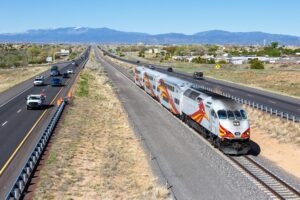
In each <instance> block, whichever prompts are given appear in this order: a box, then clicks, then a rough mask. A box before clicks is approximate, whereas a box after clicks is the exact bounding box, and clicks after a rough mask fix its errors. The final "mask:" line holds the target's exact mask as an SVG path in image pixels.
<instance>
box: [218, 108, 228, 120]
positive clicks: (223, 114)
mask: <svg viewBox="0 0 300 200" xmlns="http://www.w3.org/2000/svg"><path fill="white" fill-rule="evenodd" d="M218 117H219V119H227V113H226V111H225V110H219V111H218Z"/></svg>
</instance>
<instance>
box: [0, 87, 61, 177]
mask: <svg viewBox="0 0 300 200" xmlns="http://www.w3.org/2000/svg"><path fill="white" fill-rule="evenodd" d="M62 89H63V87H62V88H61V89H60V90H59V91H58V93H57V94H56V95H55V97H54V98H53V99H52V101H51V103H50V104H52V103H53V102H54V101H55V99H56V98H57V96H58V95H59V94H60V93H61V91H62ZM47 111H48V110H45V111H44V112H43V113H42V115H41V116H40V117H39V119H38V120H37V121H36V122H35V124H34V125H33V126H32V127H31V129H30V130H29V131H28V133H27V134H26V136H25V138H24V139H23V140H22V141H21V143H20V144H19V145H18V147H17V148H16V149H15V151H14V152H13V154H12V155H11V156H10V157H9V159H8V160H7V161H6V163H5V164H4V166H3V167H2V169H1V170H0V176H1V175H2V173H3V172H4V171H5V169H6V168H7V166H8V165H9V163H10V162H11V161H12V159H13V158H14V157H15V156H16V154H17V153H18V151H19V150H20V148H21V147H22V146H23V144H24V143H25V141H26V140H27V138H28V137H29V136H30V134H31V133H32V131H33V129H34V128H35V127H36V126H37V125H38V123H39V122H40V121H41V119H42V118H43V116H44V115H45V114H46V112H47Z"/></svg>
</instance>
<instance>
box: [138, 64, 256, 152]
mask: <svg viewBox="0 0 300 200" xmlns="http://www.w3.org/2000/svg"><path fill="white" fill-rule="evenodd" d="M134 82H135V84H136V85H137V86H139V87H140V88H142V89H143V90H145V92H146V93H147V94H149V95H150V96H151V97H153V98H154V99H156V100H157V101H158V102H159V103H160V104H161V105H162V106H163V107H165V108H166V109H168V110H169V111H170V112H171V113H172V114H174V115H175V116H176V117H178V118H179V119H181V120H182V121H183V122H185V123H186V124H187V125H189V126H190V127H192V128H193V129H195V130H196V131H198V132H199V133H200V134H201V135H203V137H205V138H206V139H207V140H208V141H209V142H210V143H211V144H212V145H213V146H214V147H216V148H218V149H220V150H221V151H222V152H223V153H225V154H230V155H245V154H247V153H248V152H249V151H250V149H251V142H250V123H249V120H248V118H247V113H246V111H245V110H244V109H243V107H242V106H241V105H240V104H239V103H237V102H235V101H234V100H232V99H229V98H227V97H224V96H221V95H219V94H216V93H213V92H210V91H206V90H204V89H202V88H200V87H197V85H195V84H193V83H191V82H189V81H186V80H183V79H180V78H178V77H175V76H171V75H167V74H164V73H161V72H158V71H155V70H154V69H150V68H146V67H144V66H136V67H135V69H134Z"/></svg>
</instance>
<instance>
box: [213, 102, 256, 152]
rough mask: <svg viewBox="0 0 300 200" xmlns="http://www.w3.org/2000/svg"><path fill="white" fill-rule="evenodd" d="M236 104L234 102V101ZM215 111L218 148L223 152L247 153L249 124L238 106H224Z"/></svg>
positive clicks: (243, 111) (248, 149)
mask: <svg viewBox="0 0 300 200" xmlns="http://www.w3.org/2000/svg"><path fill="white" fill-rule="evenodd" d="M234 104H236V103H234ZM226 108H227V109H222V110H219V111H218V112H217V114H218V118H219V139H220V149H221V150H222V151H223V152H224V153H225V154H234V155H240V154H247V153H248V152H249V151H250V149H251V145H250V124H249V121H248V118H247V115H246V112H245V110H243V109H242V108H241V107H240V106H236V105H235V106H226Z"/></svg>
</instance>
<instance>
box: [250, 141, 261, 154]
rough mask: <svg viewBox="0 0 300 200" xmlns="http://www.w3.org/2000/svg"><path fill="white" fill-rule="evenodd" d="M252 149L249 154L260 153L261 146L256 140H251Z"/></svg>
mask: <svg viewBox="0 0 300 200" xmlns="http://www.w3.org/2000/svg"><path fill="white" fill-rule="evenodd" d="M250 146H251V150H250V151H249V152H248V155H252V156H258V155H259V154H260V146H259V145H258V144H257V143H256V142H254V141H252V140H251V141H250Z"/></svg>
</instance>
